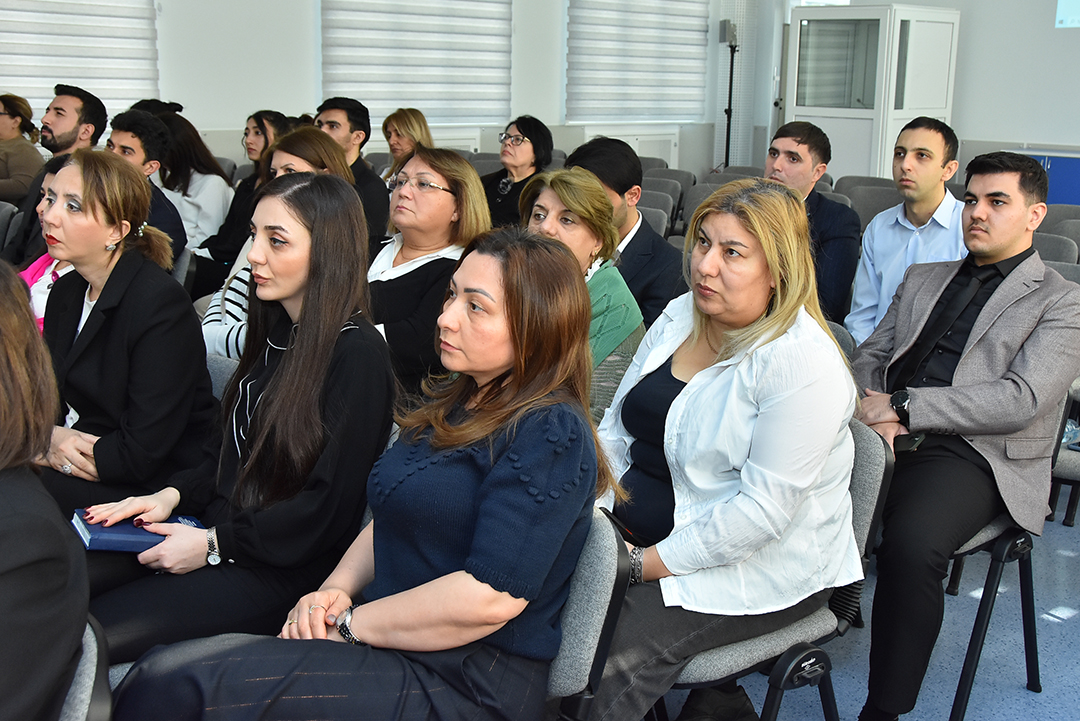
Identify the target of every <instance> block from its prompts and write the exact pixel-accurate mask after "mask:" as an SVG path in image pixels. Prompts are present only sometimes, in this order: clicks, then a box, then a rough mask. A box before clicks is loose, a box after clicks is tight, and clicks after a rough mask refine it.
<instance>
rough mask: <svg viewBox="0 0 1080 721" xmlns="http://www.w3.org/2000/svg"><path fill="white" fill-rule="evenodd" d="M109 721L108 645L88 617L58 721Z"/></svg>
mask: <svg viewBox="0 0 1080 721" xmlns="http://www.w3.org/2000/svg"><path fill="white" fill-rule="evenodd" d="M110 718H112V694H111V693H110V690H109V646H108V644H107V643H106V642H105V632H104V631H103V630H102V629H101V625H100V624H99V623H98V622H97V619H95V618H94V617H93V616H90V617H89V618H88V619H87V623H86V629H85V630H84V631H83V639H82V657H81V658H80V659H79V665H78V666H76V668H75V677H74V678H73V679H71V686H69V687H68V693H67V697H66V698H65V699H64V706H63V708H62V709H61V710H60V721H109V719H110Z"/></svg>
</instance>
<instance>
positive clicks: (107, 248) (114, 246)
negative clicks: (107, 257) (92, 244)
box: [105, 243, 116, 253]
mask: <svg viewBox="0 0 1080 721" xmlns="http://www.w3.org/2000/svg"><path fill="white" fill-rule="evenodd" d="M105 250H107V251H109V252H110V253H111V252H113V251H114V250H116V243H110V244H109V245H106V246H105Z"/></svg>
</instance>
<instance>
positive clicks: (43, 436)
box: [0, 260, 60, 469]
mask: <svg viewBox="0 0 1080 721" xmlns="http://www.w3.org/2000/svg"><path fill="white" fill-rule="evenodd" d="M0 388H3V392H2V393H0V469H2V468H15V467H18V466H28V465H30V464H31V462H32V461H33V460H34V459H35V458H37V457H38V456H40V455H42V454H43V453H45V452H47V451H48V450H49V440H50V439H51V438H52V429H53V425H54V424H55V423H56V416H57V411H58V409H59V406H60V401H59V394H58V393H57V390H56V377H55V376H54V375H53V370H52V362H51V360H50V359H49V350H48V349H47V348H46V347H45V342H44V341H43V340H42V338H41V334H40V333H39V332H38V328H37V322H36V321H35V320H34V313H33V311H31V310H30V294H29V292H28V291H27V288H26V284H25V283H23V281H22V278H20V277H19V276H18V275H17V274H16V273H15V269H14V268H12V267H11V265H10V264H9V263H7V262H5V261H2V260H0Z"/></svg>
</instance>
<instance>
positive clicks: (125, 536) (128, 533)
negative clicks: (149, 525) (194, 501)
mask: <svg viewBox="0 0 1080 721" xmlns="http://www.w3.org/2000/svg"><path fill="white" fill-rule="evenodd" d="M83 513H85V509H82V508H76V509H75V515H74V516H72V517H71V525H72V526H74V527H75V532H76V533H78V534H79V538H81V539H82V542H83V545H84V546H86V550H88V551H128V552H129V553H142V552H143V551H145V550H146V549H148V548H153V547H154V546H156V545H158V544H159V543H161V542H162V541H164V540H165V536H159V535H158V534H156V533H150V531H146V530H143V529H142V528H136V527H135V523H134V521H133V519H131V518H125V519H124V520H123V521H120V522H119V523H115V524H113V525H111V526H108V527H105V526H103V525H101V524H100V523H87V522H86V521H84V520H83ZM166 523H183V524H184V525H185V526H191V527H192V528H205V526H204V525H203V524H201V523H199V519H197V518H193V517H191V516H170V517H169V520H168V521H166Z"/></svg>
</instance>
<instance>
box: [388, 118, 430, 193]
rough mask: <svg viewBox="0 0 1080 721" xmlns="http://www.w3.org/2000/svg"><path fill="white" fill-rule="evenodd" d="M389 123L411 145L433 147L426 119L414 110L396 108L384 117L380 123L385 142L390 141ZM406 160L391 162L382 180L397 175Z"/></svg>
mask: <svg viewBox="0 0 1080 721" xmlns="http://www.w3.org/2000/svg"><path fill="white" fill-rule="evenodd" d="M391 123H392V124H393V125H394V127H395V128H397V131H398V132H399V133H401V134H402V135H404V136H405V137H406V138H408V139H409V140H411V141H412V142H413V145H426V146H427V147H429V148H434V147H435V141H434V140H432V138H431V128H429V127H428V124H427V118H425V117H424V114H423V113H421V112H420V111H419V110H417V109H416V108H398V109H397V110H395V111H394V112H392V113H390V114H389V115H387V116H386V119H385V120H383V121H382V134H383V137H384V138H386V139H387V140H390V124H391ZM406 160H408V158H402V159H401V162H400V163H399V162H398V161H396V160H395V161H393V162H392V163H391V164H390V169H389V170H388V171H386V175H384V176H383V180H389V179H390V177H391V176H393V175H397V173H398V171H399V170H401V166H403V165H405V161H406Z"/></svg>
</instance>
